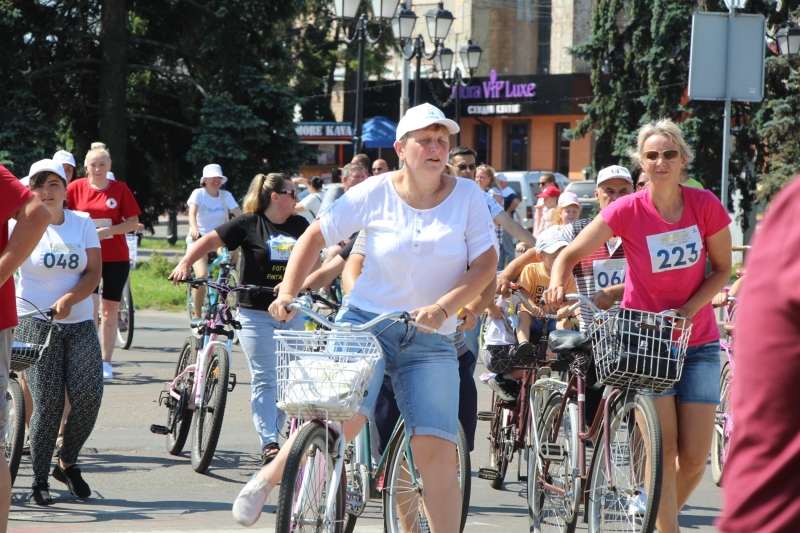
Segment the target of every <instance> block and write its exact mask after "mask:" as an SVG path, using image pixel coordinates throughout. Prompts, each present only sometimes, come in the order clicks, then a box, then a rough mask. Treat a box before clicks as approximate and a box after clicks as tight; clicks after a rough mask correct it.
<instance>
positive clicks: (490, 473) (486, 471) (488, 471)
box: [478, 467, 500, 481]
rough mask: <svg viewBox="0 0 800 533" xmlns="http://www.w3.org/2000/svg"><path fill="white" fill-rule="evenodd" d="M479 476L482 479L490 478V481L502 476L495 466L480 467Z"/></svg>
mask: <svg viewBox="0 0 800 533" xmlns="http://www.w3.org/2000/svg"><path fill="white" fill-rule="evenodd" d="M478 477H479V478H481V479H488V480H489V481H493V480H495V479H497V478H499V477H500V472H498V471H497V470H495V469H494V468H485V467H480V468H478Z"/></svg>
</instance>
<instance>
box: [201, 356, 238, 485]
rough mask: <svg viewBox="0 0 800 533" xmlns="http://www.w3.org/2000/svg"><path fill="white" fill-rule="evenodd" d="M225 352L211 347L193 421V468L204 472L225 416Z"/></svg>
mask: <svg viewBox="0 0 800 533" xmlns="http://www.w3.org/2000/svg"><path fill="white" fill-rule="evenodd" d="M229 370H230V366H229V361H228V352H227V351H225V348H223V347H222V346H219V345H217V346H214V348H213V349H212V350H211V353H210V354H209V356H208V361H207V362H206V371H205V383H204V384H203V386H204V389H205V390H204V391H203V407H202V408H200V409H197V410H196V411H195V413H194V417H193V419H192V468H194V470H195V472H198V473H201V474H202V473H203V472H205V471H206V469H207V468H208V465H209V464H211V459H212V458H213V457H214V451H215V450H216V449H217V440H218V439H219V433H220V431H221V430H222V417H223V416H224V415H225V400H226V399H227V397H228V374H229Z"/></svg>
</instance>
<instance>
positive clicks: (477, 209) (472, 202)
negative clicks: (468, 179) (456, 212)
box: [465, 182, 500, 265]
mask: <svg viewBox="0 0 800 533" xmlns="http://www.w3.org/2000/svg"><path fill="white" fill-rule="evenodd" d="M467 185H470V186H469V187H467V191H469V210H468V211H467V231H466V234H465V238H466V241H467V264H470V265H471V264H472V262H473V261H474V260H475V259H477V258H478V257H479V256H480V255H481V254H482V253H483V252H485V251H486V250H488V249H489V248H491V247H492V246H494V250H495V252H497V253H498V254H499V253H500V249H499V247H498V245H497V234H496V233H495V231H494V222H492V219H491V217H489V211H488V210H487V209H486V200H485V198H486V195H485V194H484V193H483V192H482V191H481V190H480V189H479V188H478V186H477V185H476V184H475V183H474V182H473V183H471V184H467Z"/></svg>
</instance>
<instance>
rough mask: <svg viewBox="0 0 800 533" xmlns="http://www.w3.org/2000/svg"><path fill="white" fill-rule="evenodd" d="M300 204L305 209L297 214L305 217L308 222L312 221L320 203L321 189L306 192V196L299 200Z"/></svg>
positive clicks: (317, 212) (315, 216)
mask: <svg viewBox="0 0 800 533" xmlns="http://www.w3.org/2000/svg"><path fill="white" fill-rule="evenodd" d="M300 205H302V206H303V208H304V209H305V211H301V212H300V213H298V214H299V215H302V216H304V217H306V220H308V221H309V222H314V219H315V218H317V215H318V214H319V208H320V206H321V205H322V191H320V192H310V193H308V196H306V197H305V198H303V199H302V200H300Z"/></svg>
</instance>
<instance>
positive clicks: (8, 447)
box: [3, 378, 25, 486]
mask: <svg viewBox="0 0 800 533" xmlns="http://www.w3.org/2000/svg"><path fill="white" fill-rule="evenodd" d="M6 408H7V410H8V414H7V417H6V428H5V441H4V443H3V448H4V451H5V454H6V463H8V469H9V470H10V471H11V486H14V481H15V480H16V479H17V472H18V471H19V462H20V460H21V459H22V447H23V446H25V396H24V394H23V392H22V386H20V384H19V381H17V380H16V379H15V378H12V379H10V380H9V381H8V389H7V390H6Z"/></svg>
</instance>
